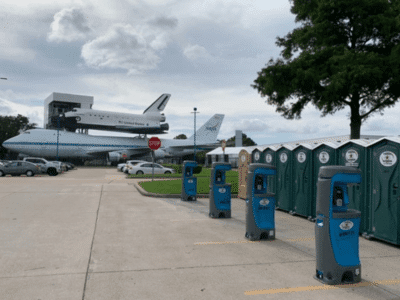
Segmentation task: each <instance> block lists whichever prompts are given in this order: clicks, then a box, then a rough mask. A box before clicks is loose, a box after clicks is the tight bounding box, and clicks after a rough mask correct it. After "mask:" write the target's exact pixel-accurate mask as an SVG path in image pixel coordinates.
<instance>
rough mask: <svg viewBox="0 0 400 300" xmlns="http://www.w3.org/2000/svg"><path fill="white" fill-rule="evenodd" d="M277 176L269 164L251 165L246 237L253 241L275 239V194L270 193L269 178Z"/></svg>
mask: <svg viewBox="0 0 400 300" xmlns="http://www.w3.org/2000/svg"><path fill="white" fill-rule="evenodd" d="M272 175H276V168H275V167H274V166H272V165H269V164H261V163H256V164H250V166H249V172H248V176H247V180H248V182H247V195H246V235H245V237H246V238H248V239H250V240H251V241H254V240H260V239H266V238H267V239H274V238H275V194H273V193H268V192H267V191H268V176H272Z"/></svg>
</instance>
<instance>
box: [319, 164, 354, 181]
mask: <svg viewBox="0 0 400 300" xmlns="http://www.w3.org/2000/svg"><path fill="white" fill-rule="evenodd" d="M338 173H348V174H354V173H357V174H361V170H360V169H357V168H355V167H349V166H325V167H321V168H319V173H318V177H324V178H332V177H333V176H334V175H335V174H338Z"/></svg>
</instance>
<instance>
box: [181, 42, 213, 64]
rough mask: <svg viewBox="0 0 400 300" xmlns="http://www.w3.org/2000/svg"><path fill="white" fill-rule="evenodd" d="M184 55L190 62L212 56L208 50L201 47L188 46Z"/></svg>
mask: <svg viewBox="0 0 400 300" xmlns="http://www.w3.org/2000/svg"><path fill="white" fill-rule="evenodd" d="M183 54H184V55H185V56H186V57H187V58H188V59H190V60H197V59H199V58H208V57H210V54H209V53H208V52H207V50H206V48H204V47H202V46H199V45H188V46H186V47H185V48H184V49H183Z"/></svg>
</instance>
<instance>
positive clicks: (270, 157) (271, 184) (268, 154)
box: [261, 146, 281, 194]
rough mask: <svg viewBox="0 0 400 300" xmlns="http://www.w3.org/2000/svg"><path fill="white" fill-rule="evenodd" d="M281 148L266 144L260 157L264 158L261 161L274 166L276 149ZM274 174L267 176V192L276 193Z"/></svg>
mask: <svg viewBox="0 0 400 300" xmlns="http://www.w3.org/2000/svg"><path fill="white" fill-rule="evenodd" d="M279 148H281V146H267V148H266V149H265V150H264V151H263V152H262V158H264V159H263V160H262V161H261V162H262V163H266V164H270V165H273V166H274V167H276V151H277V150H278V149H279ZM275 177H276V176H268V179H267V180H268V182H267V184H268V190H267V192H268V193H274V194H276V182H277V180H276V178H275Z"/></svg>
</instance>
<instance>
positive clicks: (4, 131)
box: [0, 115, 37, 158]
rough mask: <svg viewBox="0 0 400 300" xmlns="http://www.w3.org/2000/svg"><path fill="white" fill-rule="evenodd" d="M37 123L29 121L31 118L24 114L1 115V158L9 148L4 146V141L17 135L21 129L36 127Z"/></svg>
mask: <svg viewBox="0 0 400 300" xmlns="http://www.w3.org/2000/svg"><path fill="white" fill-rule="evenodd" d="M36 126H37V124H35V123H29V119H28V118H27V117H24V116H22V115H18V116H16V117H13V116H0V145H1V147H0V158H4V157H5V155H6V153H7V149H6V148H4V147H3V146H2V144H3V142H4V141H6V140H8V139H10V138H12V137H14V136H17V135H18V134H19V131H20V130H25V129H32V128H35V127H36Z"/></svg>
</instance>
